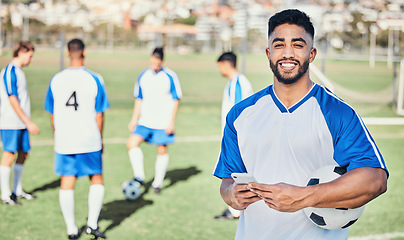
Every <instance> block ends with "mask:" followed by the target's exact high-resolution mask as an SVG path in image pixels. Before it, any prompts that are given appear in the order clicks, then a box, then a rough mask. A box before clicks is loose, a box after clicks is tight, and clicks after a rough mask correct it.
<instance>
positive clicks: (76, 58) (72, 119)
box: [45, 39, 109, 239]
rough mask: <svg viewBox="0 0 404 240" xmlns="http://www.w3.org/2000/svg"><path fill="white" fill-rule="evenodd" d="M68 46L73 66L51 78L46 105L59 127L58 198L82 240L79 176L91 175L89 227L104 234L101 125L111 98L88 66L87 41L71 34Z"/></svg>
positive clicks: (71, 232) (71, 233)
mask: <svg viewBox="0 0 404 240" xmlns="http://www.w3.org/2000/svg"><path fill="white" fill-rule="evenodd" d="M67 46H68V55H69V57H70V67H69V68H67V69H65V70H63V71H61V72H60V73H57V74H56V75H55V76H54V77H53V78H52V79H51V81H50V83H49V89H48V92H47V95H46V101H45V110H46V111H48V112H49V113H50V114H51V119H52V124H53V127H54V132H55V137H54V138H55V172H56V174H58V175H61V186H60V188H61V190H60V192H59V202H60V207H61V209H62V214H63V217H64V219H65V223H66V227H67V235H68V238H69V239H78V238H79V236H80V233H79V231H78V228H77V226H76V224H75V218H74V190H73V189H74V184H75V180H76V178H77V177H82V176H89V177H90V180H91V186H90V191H89V194H88V220H87V227H86V229H85V232H86V233H87V234H90V235H92V236H93V237H95V238H105V235H104V233H102V232H100V231H99V230H98V224H97V222H98V216H99V213H100V211H101V207H102V201H103V198H104V191H105V190H104V186H103V180H102V157H101V154H102V148H103V146H102V129H103V120H104V111H105V110H107V109H108V108H109V103H108V98H107V94H106V91H105V86H104V81H103V79H102V77H101V76H100V75H99V74H97V73H94V72H91V71H89V70H88V69H86V68H85V67H84V56H85V52H84V43H83V42H82V41H81V40H80V39H73V40H71V41H70V42H69V43H68V45H67Z"/></svg>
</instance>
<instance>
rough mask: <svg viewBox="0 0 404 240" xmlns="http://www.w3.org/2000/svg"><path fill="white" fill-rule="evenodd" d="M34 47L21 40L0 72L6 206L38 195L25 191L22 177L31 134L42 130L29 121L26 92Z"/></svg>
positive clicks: (1, 169) (0, 175) (0, 176)
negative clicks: (19, 199)
mask: <svg viewBox="0 0 404 240" xmlns="http://www.w3.org/2000/svg"><path fill="white" fill-rule="evenodd" d="M34 51H35V49H34V46H33V45H32V44H31V43H29V42H23V41H20V42H18V43H17V45H16V46H15V48H14V50H13V59H12V60H11V62H10V63H9V64H8V65H7V66H6V67H5V68H3V70H2V71H1V80H2V81H1V84H0V108H1V112H0V131H1V140H2V142H3V156H2V158H1V166H0V182H1V202H2V203H4V204H9V205H15V204H20V203H19V202H18V201H17V198H25V199H28V200H31V199H34V198H35V196H34V195H32V194H29V193H26V192H24V191H23V190H22V186H21V176H22V173H23V169H24V162H25V160H26V159H27V157H28V152H29V150H30V149H31V147H30V142H29V133H31V134H38V133H39V128H38V127H37V125H36V124H35V123H33V122H32V121H31V119H30V115H31V106H30V99H29V94H28V89H27V81H26V79H25V74H24V72H23V71H22V69H21V68H22V67H24V66H28V65H29V64H30V63H31V60H32V56H33V54H34ZM16 152H17V153H18V155H17V161H16V163H15V164H14V174H13V175H14V187H13V192H11V190H10V172H11V164H12V163H13V161H14V158H15V153H16Z"/></svg>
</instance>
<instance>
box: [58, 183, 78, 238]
mask: <svg viewBox="0 0 404 240" xmlns="http://www.w3.org/2000/svg"><path fill="white" fill-rule="evenodd" d="M59 203H60V209H61V210H62V214H63V218H64V219H65V223H66V228H67V235H70V234H77V233H78V232H79V230H78V228H77V226H76V222H75V219H74V190H73V189H69V190H63V189H60V190H59Z"/></svg>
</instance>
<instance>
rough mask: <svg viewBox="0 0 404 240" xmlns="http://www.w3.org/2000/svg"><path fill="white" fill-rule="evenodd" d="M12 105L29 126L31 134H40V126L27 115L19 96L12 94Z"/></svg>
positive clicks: (10, 98)
mask: <svg viewBox="0 0 404 240" xmlns="http://www.w3.org/2000/svg"><path fill="white" fill-rule="evenodd" d="M8 99H9V100H10V104H11V107H12V108H13V109H14V111H15V112H16V113H17V115H18V117H19V118H20V119H21V120H22V121H23V122H24V123H25V125H26V126H27V129H28V131H29V132H30V133H31V134H38V133H39V128H38V126H37V125H36V124H35V123H34V122H32V121H31V119H29V117H27V115H25V113H24V111H23V110H22V109H21V106H20V102H19V101H18V98H17V97H16V96H14V95H11V96H10V97H9V98H8Z"/></svg>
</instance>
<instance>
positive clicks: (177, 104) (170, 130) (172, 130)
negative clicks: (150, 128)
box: [166, 100, 180, 134]
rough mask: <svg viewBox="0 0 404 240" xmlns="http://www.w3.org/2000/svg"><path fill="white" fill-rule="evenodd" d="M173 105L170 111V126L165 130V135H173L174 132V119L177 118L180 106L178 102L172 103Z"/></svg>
mask: <svg viewBox="0 0 404 240" xmlns="http://www.w3.org/2000/svg"><path fill="white" fill-rule="evenodd" d="M173 104H174V106H173V111H172V114H171V120H170V124H169V125H168V127H167V128H166V133H167V134H173V133H174V131H175V118H176V117H177V112H178V107H179V105H180V100H176V101H174V103H173Z"/></svg>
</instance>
